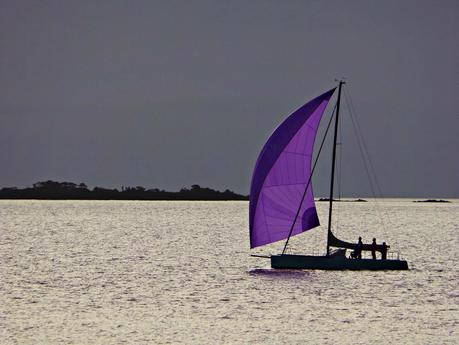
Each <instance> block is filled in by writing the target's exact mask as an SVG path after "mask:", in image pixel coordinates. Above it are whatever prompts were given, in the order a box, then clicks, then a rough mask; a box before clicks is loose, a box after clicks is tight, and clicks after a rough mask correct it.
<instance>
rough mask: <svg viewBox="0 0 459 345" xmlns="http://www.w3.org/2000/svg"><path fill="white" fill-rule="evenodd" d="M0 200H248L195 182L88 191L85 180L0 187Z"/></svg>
mask: <svg viewBox="0 0 459 345" xmlns="http://www.w3.org/2000/svg"><path fill="white" fill-rule="evenodd" d="M0 199H42V200H43V199H45V200H46V199H48V200H69V199H70V200H248V197H247V196H245V195H240V194H236V193H234V192H232V191H230V190H228V189H227V190H225V191H224V192H220V191H217V190H213V189H210V188H205V187H200V186H199V185H197V184H195V185H192V186H191V189H188V188H182V189H181V190H180V191H179V192H168V191H165V190H160V189H158V188H154V189H145V188H144V187H141V186H137V187H121V191H119V190H118V189H107V188H101V187H94V188H93V189H92V190H90V189H89V188H88V187H87V186H86V185H85V184H84V183H80V184H76V183H72V182H55V181H45V182H37V183H35V184H34V185H33V187H32V188H23V189H19V188H16V187H10V188H2V189H0Z"/></svg>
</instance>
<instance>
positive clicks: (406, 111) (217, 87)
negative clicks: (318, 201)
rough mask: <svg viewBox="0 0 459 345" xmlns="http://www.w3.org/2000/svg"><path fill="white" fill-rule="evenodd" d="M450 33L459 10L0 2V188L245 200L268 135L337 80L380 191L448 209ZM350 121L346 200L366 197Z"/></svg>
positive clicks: (400, 5) (324, 184)
mask: <svg viewBox="0 0 459 345" xmlns="http://www.w3.org/2000/svg"><path fill="white" fill-rule="evenodd" d="M458 22H459V2H458V1H456V0H452V1H447V0H442V1H421V0H416V1H370V0H365V1H240V2H239V1H17V0H14V1H13V0H12V1H5V0H1V1H0V87H1V88H0V89H1V92H0V161H1V163H2V164H1V169H0V186H14V185H16V186H29V185H31V184H32V183H34V182H36V181H39V180H47V179H54V180H60V181H62V180H67V181H73V182H78V183H79V182H86V183H87V184H88V185H90V186H94V185H99V186H109V187H120V186H121V185H125V186H126V185H143V186H145V187H147V188H153V187H159V188H165V189H171V190H175V189H178V188H180V187H182V186H189V185H191V184H194V183H198V184H201V185H204V186H210V187H213V188H219V189H224V188H230V189H233V190H235V191H238V192H242V193H248V189H249V184H250V178H251V174H252V169H253V166H254V163H255V160H256V157H257V155H258V153H259V151H260V150H261V148H262V146H263V144H264V142H265V140H266V139H267V137H268V135H269V134H270V133H271V132H272V130H273V129H274V128H275V127H276V126H277V125H278V123H279V122H280V121H281V120H282V119H283V118H285V117H286V116H287V115H288V114H289V113H290V112H291V111H293V110H295V109H296V108H297V107H299V106H301V105H302V104H303V103H305V102H306V101H308V100H309V99H311V98H313V97H315V96H317V95H318V94H320V93H322V92H323V91H326V90H328V89H329V88H331V87H332V86H334V82H333V80H334V78H336V77H341V76H346V77H347V78H348V87H349V88H348V90H349V92H350V94H351V96H352V100H353V102H354V105H355V108H356V112H357V116H358V118H359V122H360V125H361V127H362V129H363V131H364V136H365V138H366V143H367V146H368V149H369V151H370V153H371V154H372V160H373V164H374V166H375V168H376V170H377V177H378V179H379V181H380V184H381V186H382V189H383V191H384V193H385V194H386V195H389V196H408V197H459V161H458V153H457V152H458V150H459V135H458V132H459V131H458V128H459V114H458V111H457V109H458V106H459V104H458V103H459V97H458V96H457V92H458V86H459V82H458V79H459V73H458V72H459V67H458V66H459V48H458V47H459V45H458V39H459V35H458V34H459V25H458ZM346 117H347V114H346V112H344V113H343V139H342V141H343V152H344V153H343V162H342V164H343V180H342V181H343V182H342V191H343V194H345V195H367V194H368V193H369V188H368V184H366V183H363V182H362V181H365V175H364V174H363V172H362V171H363V169H362V163H361V160H360V155H359V154H358V151H357V146H356V145H355V140H354V139H353V133H352V132H351V131H350V129H351V127H350V125H349V122H346V121H348V120H349V118H346ZM346 123H347V124H346ZM326 160H327V161H324V162H322V163H321V165H320V167H319V170H318V176H317V178H316V180H315V191H316V195H320V194H325V193H326V191H327V189H328V178H329V177H328V176H329V163H330V162H328V161H329V157H326ZM327 163H328V165H327Z"/></svg>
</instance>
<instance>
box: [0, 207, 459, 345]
mask: <svg viewBox="0 0 459 345" xmlns="http://www.w3.org/2000/svg"><path fill="white" fill-rule="evenodd" d="M317 204H318V210H319V217H320V219H321V222H322V225H321V226H320V227H318V228H316V229H313V230H310V231H308V232H306V233H304V234H301V235H299V236H296V237H294V238H293V239H292V240H291V244H292V245H291V247H290V250H291V251H292V252H296V253H316V254H322V253H324V251H325V234H326V229H325V226H326V223H327V217H326V212H327V206H328V204H327V203H323V202H318V203H317ZM336 205H337V207H336V212H335V214H336V217H335V218H334V224H335V233H336V234H337V235H338V236H339V237H340V238H342V239H345V240H350V241H356V240H357V237H358V236H359V235H361V236H362V237H363V239H364V242H365V243H367V242H371V239H372V237H376V238H377V240H378V243H379V242H382V241H383V240H384V241H386V242H387V243H388V244H389V245H391V249H392V250H398V251H399V252H400V253H399V254H397V253H395V254H393V255H395V256H397V255H401V256H402V257H403V258H404V259H406V260H408V263H409V267H410V270H409V271H403V272H352V271H341V272H327V271H276V270H272V269H270V263H269V260H267V259H263V258H254V257H250V256H249V254H250V250H249V240H248V211H247V209H248V203H247V202H161V201H158V202H155V201H146V202H145V201H9V200H2V201H0V343H1V344H458V343H459V284H458V283H459V269H458V251H459V246H458V244H459V200H453V202H452V203H445V204H430V203H413V202H412V201H411V200H402V199H390V200H389V199H388V200H371V201H369V202H367V203H354V202H341V203H337V204H336ZM282 245H283V244H282V243H277V244H273V245H270V246H267V247H264V248H259V249H257V250H255V251H253V253H258V254H269V253H278V252H279V251H280V250H281V248H282Z"/></svg>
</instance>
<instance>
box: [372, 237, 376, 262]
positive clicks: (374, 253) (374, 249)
mask: <svg viewBox="0 0 459 345" xmlns="http://www.w3.org/2000/svg"><path fill="white" fill-rule="evenodd" d="M371 256H372V257H373V260H376V238H373V242H372V243H371Z"/></svg>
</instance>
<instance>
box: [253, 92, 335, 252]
mask: <svg viewBox="0 0 459 345" xmlns="http://www.w3.org/2000/svg"><path fill="white" fill-rule="evenodd" d="M334 91H335V88H333V89H331V90H330V91H327V92H325V93H324V94H322V95H320V96H319V97H317V98H315V99H313V100H312V101H310V102H309V103H306V104H305V105H303V106H302V107H301V108H299V109H298V110H296V111H295V112H294V113H293V114H291V115H290V116H289V117H288V118H287V119H285V121H284V122H282V123H281V124H280V125H279V127H277V129H276V130H275V131H274V133H273V134H271V136H270V137H269V139H268V141H267V142H266V144H265V146H264V147H263V149H262V151H261V153H260V155H259V156H258V159H257V162H256V164H255V169H254V172H253V176H252V184H251V187H250V205H249V223H250V247H251V248H255V247H259V246H262V245H265V244H268V243H272V242H276V241H279V240H283V239H286V238H287V237H288V235H289V231H290V228H291V226H292V224H293V221H294V219H295V215H296V213H297V211H298V207H299V206H300V203H301V199H302V197H303V193H304V190H305V188H306V185H307V184H308V181H309V178H310V175H311V161H312V154H313V149H314V139H315V137H316V133H317V130H318V127H319V123H320V119H321V118H322V115H323V113H324V111H325V108H326V106H327V104H328V101H329V100H330V98H331V96H332V94H333V92H334ZM318 225H319V218H318V217H317V212H316V208H315V204H314V196H313V193H312V186H311V184H309V186H308V190H307V192H306V196H305V198H304V200H303V203H302V204H301V209H300V213H299V215H298V219H297V220H296V223H295V226H294V228H293V230H292V236H293V235H297V234H299V233H301V232H304V231H306V230H309V229H312V228H314V227H316V226H318Z"/></svg>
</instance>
